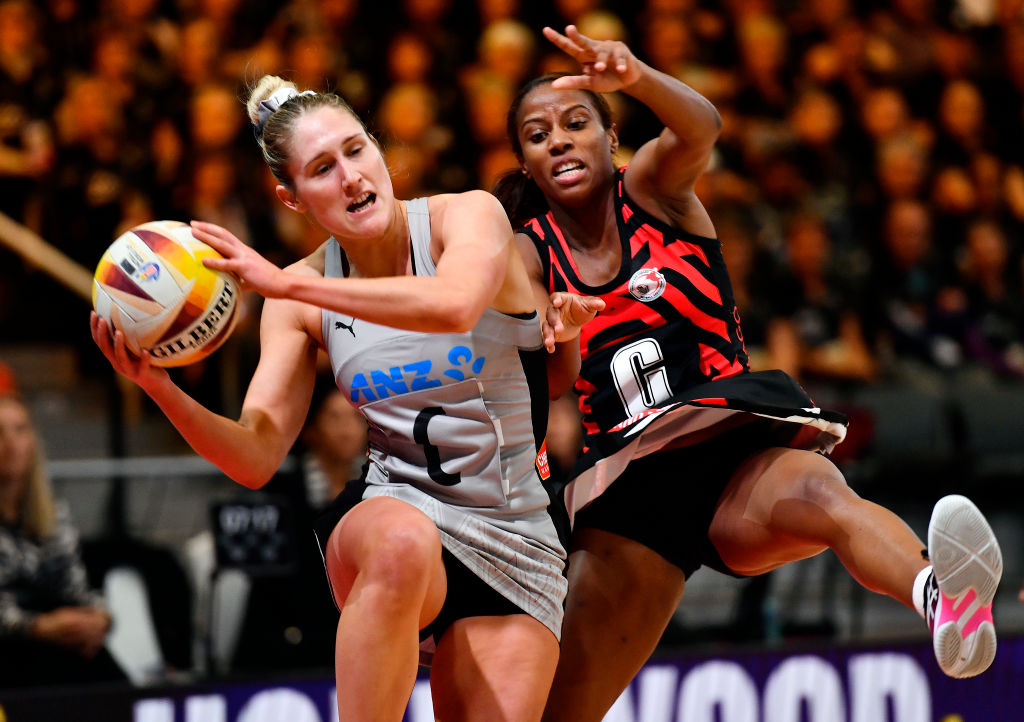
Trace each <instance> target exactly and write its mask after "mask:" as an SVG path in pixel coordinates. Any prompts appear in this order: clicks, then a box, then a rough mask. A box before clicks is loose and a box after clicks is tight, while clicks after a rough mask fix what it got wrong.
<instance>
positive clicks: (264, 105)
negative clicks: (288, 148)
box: [256, 88, 316, 138]
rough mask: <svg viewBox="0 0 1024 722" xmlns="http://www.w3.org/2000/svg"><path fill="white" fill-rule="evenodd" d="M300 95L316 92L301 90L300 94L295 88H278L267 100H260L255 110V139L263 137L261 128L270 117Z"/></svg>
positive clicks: (314, 93)
mask: <svg viewBox="0 0 1024 722" xmlns="http://www.w3.org/2000/svg"><path fill="white" fill-rule="evenodd" d="M300 95H316V92H314V91H312V90H303V91H302V92H301V93H300V92H299V91H297V90H296V89H295V88H278V89H277V90H275V91H274V92H273V93H271V94H270V97H269V98H267V99H266V100H261V101H260V105H259V107H258V108H257V109H256V118H257V121H256V137H257V138H262V137H263V127H264V126H265V125H266V124H267V121H268V120H270V116H272V115H273V114H274V113H276V112H277V110H278V108H280V107H281V106H282V105H284V104H285V103H287V102H288V101H289V100H291V99H292V98H295V97H298V96H300Z"/></svg>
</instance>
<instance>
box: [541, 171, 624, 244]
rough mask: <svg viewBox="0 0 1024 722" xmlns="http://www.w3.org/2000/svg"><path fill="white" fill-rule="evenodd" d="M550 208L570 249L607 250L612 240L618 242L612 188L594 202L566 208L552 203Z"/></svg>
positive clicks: (602, 193) (609, 187)
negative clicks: (608, 243) (607, 245)
mask: <svg viewBox="0 0 1024 722" xmlns="http://www.w3.org/2000/svg"><path fill="white" fill-rule="evenodd" d="M549 206H550V208H551V214H552V215H553V216H554V218H555V223H557V224H558V227H559V229H561V231H562V235H563V236H564V237H565V240H566V243H568V244H569V246H570V247H572V248H575V249H578V250H583V251H588V250H589V251H592V250H597V249H599V248H601V247H603V246H604V245H605V244H606V243H607V242H609V240H611V241H612V242H615V243H617V242H618V240H617V239H618V237H619V234H618V223H617V222H616V220H615V196H614V195H613V193H612V188H611V185H609V186H608V187H607V188H604V189H603V190H602V192H601V194H600V195H599V196H598V197H597V198H595V199H594V201H593V202H589V203H584V204H581V205H576V206H564V205H559V204H557V203H551V202H550V201H549ZM595 209H596V210H595Z"/></svg>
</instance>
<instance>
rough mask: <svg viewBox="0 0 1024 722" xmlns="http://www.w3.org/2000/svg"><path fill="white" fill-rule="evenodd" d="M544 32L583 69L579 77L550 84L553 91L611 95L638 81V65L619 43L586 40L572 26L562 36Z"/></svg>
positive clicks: (571, 77) (585, 37)
mask: <svg viewBox="0 0 1024 722" xmlns="http://www.w3.org/2000/svg"><path fill="white" fill-rule="evenodd" d="M543 32H544V37H546V38H547V39H548V40H550V41H551V42H552V43H554V44H555V45H557V46H558V47H559V49H561V50H562V51H564V52H565V53H566V54H568V55H571V56H572V57H573V58H575V59H576V61H577V62H578V63H579V64H580V65H582V66H583V74H582V75H567V76H565V77H562V78H557V79H556V80H555V81H554V82H553V83H552V84H551V87H553V88H560V89H562V90H569V89H572V88H585V89H587V90H593V91H595V92H598V93H612V92H614V91H616V90H622V89H623V88H625V87H626V86H629V85H632V84H633V83H635V82H636V81H637V80H639V79H640V75H641V72H642V71H641V64H640V61H639V60H637V59H636V57H635V56H634V55H633V53H632V51H631V50H630V49H629V48H628V47H627V46H626V44H625V43H623V42H621V41H619V40H594V39H593V38H588V37H587V36H586V35H583V34H582V33H580V31H579V30H577V29H576V26H575V25H567V26H566V28H565V35H562V33H560V32H558V31H557V30H553V29H552V28H544V30H543Z"/></svg>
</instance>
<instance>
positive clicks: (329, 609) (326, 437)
mask: <svg viewBox="0 0 1024 722" xmlns="http://www.w3.org/2000/svg"><path fill="white" fill-rule="evenodd" d="M366 444H367V426H366V419H365V418H364V417H363V415H362V414H361V413H359V411H357V410H356V408H355V407H354V406H353V405H352V404H351V403H349V401H348V399H346V398H345V395H344V394H343V393H342V392H341V391H340V390H339V389H338V387H337V385H336V384H335V382H334V378H333V377H332V376H331V372H330V370H329V369H328V370H327V371H321V372H319V373H318V374H317V378H316V382H315V385H314V387H313V398H312V401H310V406H309V413H308V414H307V415H306V422H305V424H304V425H303V427H302V432H301V433H300V435H299V441H298V443H296V445H295V446H294V448H293V449H292V455H293V456H294V458H295V459H296V460H297V461H298V468H297V469H295V471H294V472H279V473H278V474H277V475H276V476H275V477H274V478H273V479H271V481H270V483H268V484H267V485H266V486H264V487H263V489H262V490H261V492H260V493H262V494H266V495H268V498H269V499H272V500H275V503H278V504H283V505H285V506H286V508H287V514H288V515H289V527H290V528H291V529H292V532H293V533H292V534H291V538H292V539H293V540H294V541H293V543H292V544H291V550H292V551H291V555H290V564H289V568H288V569H287V570H284V571H281V572H277V573H273V572H272V573H265V574H260V573H258V570H250V581H251V582H252V589H251V591H250V593H249V598H248V602H247V605H246V610H245V617H244V620H243V622H242V628H241V634H240V635H239V640H238V646H237V647H236V648H235V650H234V654H233V655H232V661H231V670H232V671H233V672H236V673H237V672H247V673H250V672H267V671H277V670H284V669H318V668H323V669H330V667H331V665H332V664H333V661H334V630H335V628H336V627H337V625H338V610H337V609H336V608H335V606H334V604H333V602H331V599H330V596H329V594H328V589H327V583H326V580H325V578H324V562H323V557H322V556H321V554H320V548H319V546H318V545H317V542H316V536H315V535H314V534H313V533H312V532H310V531H309V529H310V527H311V525H312V523H313V519H314V517H315V516H316V514H317V513H318V512H319V511H320V510H321V509H323V508H324V507H325V506H327V505H328V504H330V503H331V502H332V501H333V500H334V497H336V496H337V495H338V494H340V493H341V490H342V489H343V488H344V487H345V485H346V484H347V483H348V482H349V481H351V480H353V479H358V478H359V477H360V476H361V474H362V469H363V465H364V462H365V461H366ZM296 477H299V478H296ZM243 498H247V499H250V500H251V499H254V498H257V497H256V495H255V494H253V493H251V492H249V493H247V494H246V495H245V496H244V497H243Z"/></svg>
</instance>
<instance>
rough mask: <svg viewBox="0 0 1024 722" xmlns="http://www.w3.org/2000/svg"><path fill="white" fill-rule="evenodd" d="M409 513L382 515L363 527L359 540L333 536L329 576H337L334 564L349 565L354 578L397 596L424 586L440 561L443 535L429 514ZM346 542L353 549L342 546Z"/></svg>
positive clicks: (328, 562)
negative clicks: (333, 570) (333, 571)
mask: <svg viewBox="0 0 1024 722" xmlns="http://www.w3.org/2000/svg"><path fill="white" fill-rule="evenodd" d="M410 512H411V513H398V514H394V515H386V516H384V517H381V518H380V519H379V520H378V521H377V523H375V524H372V525H368V526H367V527H366V528H364V529H363V530H362V531H363V534H362V536H361V537H360V538H359V539H355V540H353V539H351V538H349V539H343V538H342V535H339V537H338V538H337V539H334V538H333V537H332V542H335V543H334V544H332V545H331V547H330V549H329V554H328V559H327V571H328V575H329V576H330V577H332V579H333V578H334V577H335V576H336V575H335V574H333V573H332V567H333V569H336V570H342V569H345V568H347V569H349V570H350V572H349V575H350V576H352V577H353V581H355V580H356V579H358V580H359V581H360V582H361V584H363V585H374V586H376V587H377V588H379V589H382V590H385V591H386V593H388V594H394V595H395V596H396V597H397V598H405V597H406V596H407V595H408V594H410V593H415V592H416V591H417V590H421V589H423V588H425V587H426V586H427V584H428V582H429V580H430V578H431V575H432V574H433V573H434V571H435V570H436V569H437V568H439V565H440V562H441V537H440V534H439V532H438V531H437V527H436V526H435V525H434V523H433V522H432V521H431V520H430V519H429V518H428V517H427V516H425V515H424V514H422V513H421V512H419V511H418V510H410ZM345 544H348V545H349V546H350V548H347V549H342V548H341V547H342V546H343V545H345ZM337 576H345V575H344V574H339V575H337Z"/></svg>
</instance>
